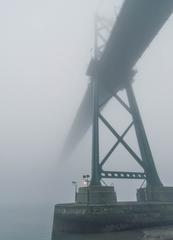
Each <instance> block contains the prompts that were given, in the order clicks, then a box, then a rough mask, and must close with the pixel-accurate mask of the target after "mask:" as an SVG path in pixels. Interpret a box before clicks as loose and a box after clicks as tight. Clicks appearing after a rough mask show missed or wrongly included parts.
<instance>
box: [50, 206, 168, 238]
mask: <svg viewBox="0 0 173 240" xmlns="http://www.w3.org/2000/svg"><path fill="white" fill-rule="evenodd" d="M169 224H173V203H171V202H143V203H142V202H141V203H140V202H122V203H116V204H112V205H110V204H107V205H106V204H105V205H104V204H90V205H86V204H62V205H56V206H55V212H54V223H53V233H52V240H57V239H58V238H57V236H58V234H59V233H60V232H78V233H79V232H82V233H89V232H113V231H120V230H121V231H122V230H127V229H139V228H143V227H152V226H164V225H169Z"/></svg>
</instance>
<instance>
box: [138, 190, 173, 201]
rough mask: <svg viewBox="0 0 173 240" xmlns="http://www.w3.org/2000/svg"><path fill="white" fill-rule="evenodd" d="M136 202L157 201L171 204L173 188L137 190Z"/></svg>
mask: <svg viewBox="0 0 173 240" xmlns="http://www.w3.org/2000/svg"><path fill="white" fill-rule="evenodd" d="M137 200H138V201H139V202H145V201H153V202H154V201H155V202H156V201H158V202H173V187H151V186H148V187H146V188H140V189H138V190H137Z"/></svg>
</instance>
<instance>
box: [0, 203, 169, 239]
mask: <svg viewBox="0 0 173 240" xmlns="http://www.w3.org/2000/svg"><path fill="white" fill-rule="evenodd" d="M52 221H53V206H48V205H47V206H36V205H35V206H0V240H51V229H52ZM58 240H173V227H171V226H170V227H166V228H152V229H145V230H138V231H125V232H119V233H106V234H85V235H84V234H64V233H63V234H60V235H59V237H58Z"/></svg>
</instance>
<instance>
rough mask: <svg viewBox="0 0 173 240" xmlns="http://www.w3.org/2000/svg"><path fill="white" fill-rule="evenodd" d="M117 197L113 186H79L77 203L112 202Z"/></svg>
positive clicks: (114, 201)
mask: <svg viewBox="0 0 173 240" xmlns="http://www.w3.org/2000/svg"><path fill="white" fill-rule="evenodd" d="M116 201H117V197H116V193H115V191H114V187H113V186H89V187H80V188H79V192H78V194H77V203H79V204H80V203H82V204H87V203H89V204H90V203H92V204H113V203H116Z"/></svg>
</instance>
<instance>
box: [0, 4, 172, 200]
mask: <svg viewBox="0 0 173 240" xmlns="http://www.w3.org/2000/svg"><path fill="white" fill-rule="evenodd" d="M102 4H104V7H103V5H102ZM121 4H122V1H121V0H119V1H111V0H110V1H101V0H100V1H98V0H87V1H86V0H73V1H70V0H56V1H55V0H50V1H48V0H42V1H41V0H30V1H23V0H6V1H2V0H1V1H0V29H1V39H0V49H1V50H0V52H1V54H0V113H1V118H0V133H1V134H0V189H1V200H0V202H1V203H19V204H24V203H50V204H54V203H58V202H63V201H65V202H68V201H72V200H73V198H74V189H73V186H72V184H71V182H72V181H73V180H76V181H78V182H79V185H80V182H81V176H82V175H83V174H85V173H89V172H90V161H91V131H89V132H88V134H87V135H86V137H85V138H84V139H82V140H81V143H80V145H79V146H78V147H77V149H75V151H74V153H73V155H72V156H71V157H70V159H69V160H67V161H65V162H60V161H59V155H60V152H61V149H62V146H63V143H64V141H65V138H66V136H67V134H68V131H69V129H70V126H71V124H72V122H73V119H74V117H75V114H76V112H77V109H78V107H79V105H80V102H81V99H82V97H83V95H84V93H85V90H86V88H87V84H88V81H89V80H88V78H87V77H86V75H85V73H86V69H87V66H88V63H89V61H90V59H91V56H92V48H93V46H94V44H93V42H94V14H95V12H96V10H99V11H101V12H102V13H103V14H105V15H108V14H109V13H110V12H111V10H112V9H113V6H116V9H118V10H119V9H120V6H121ZM172 41H173V16H172V17H171V18H170V19H169V20H168V21H167V23H166V24H165V25H164V27H163V28H162V30H161V31H160V32H159V34H158V35H157V37H156V38H155V40H154V41H153V42H152V44H151V45H150V47H149V48H148V49H147V51H146V52H145V53H144V55H143V57H142V58H141V59H140V61H139V62H138V64H137V66H136V67H135V68H136V69H137V71H138V73H137V75H136V76H135V82H134V90H135V93H136V98H137V100H138V104H139V107H140V111H141V114H142V117H143V121H144V125H145V129H146V132H147V134H148V139H149V142H150V145H151V149H152V152H153V156H154V160H155V163H156V166H157V168H158V172H159V174H160V177H161V179H162V181H163V183H164V184H165V185H173V177H172V167H173V163H172V156H173V147H172V142H173V140H172V139H173V138H172V134H173V125H172V123H173V108H172V103H173V94H172V92H173V83H172V76H173V66H172V62H173V61H172V58H173V55H172V53H173V44H172ZM114 110H115V112H116V111H118V113H117V116H118V117H119V119H121V118H120V112H119V111H121V110H119V108H118V107H117V108H116V102H115V105H114V102H112V101H111V103H110V105H109V106H107V107H106V109H105V110H104V111H105V114H107V115H109V118H111V117H113V118H115V116H116V115H115V114H116V113H115V114H114ZM116 119H118V118H116ZM118 123H119V122H118ZM102 131H103V139H102V142H101V146H102V148H104V147H105V145H106V144H108V143H111V144H112V141H113V142H114V141H115V139H114V140H113V139H112V138H111V137H109V134H108V133H107V132H106V130H104V129H103V128H102ZM129 139H131V142H130V143H131V144H132V145H134V146H135V138H134V137H133V136H129ZM107 147H108V148H109V147H110V146H109V144H108V146H107ZM105 149H106V147H105ZM124 154H125V153H124V150H123V151H122V153H118V155H117V160H116V162H118V159H120V158H121V159H123V161H121V163H120V164H121V167H123V166H124V167H125V168H126V169H127V168H129V169H130V167H131V166H132V165H131V164H133V162H134V161H131V160H130V159H129V161H128V157H127V161H126V155H124ZM115 156H116V153H115V155H113V158H115ZM110 164H112V163H110ZM110 166H113V165H109V166H108V167H110ZM114 166H115V167H116V163H115V160H114ZM134 167H135V165H134ZM111 182H114V184H115V186H116V189H117V191H118V194H119V195H118V196H119V199H120V200H124V199H128V198H129V199H134V194H135V188H136V187H139V186H140V184H141V183H140V182H135V183H134V181H130V182H129V183H127V182H126V181H123V180H121V181H117V180H115V181H111ZM129 186H130V187H132V188H131V189H130V190H128V191H127V189H129ZM127 187H128V188H127Z"/></svg>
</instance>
